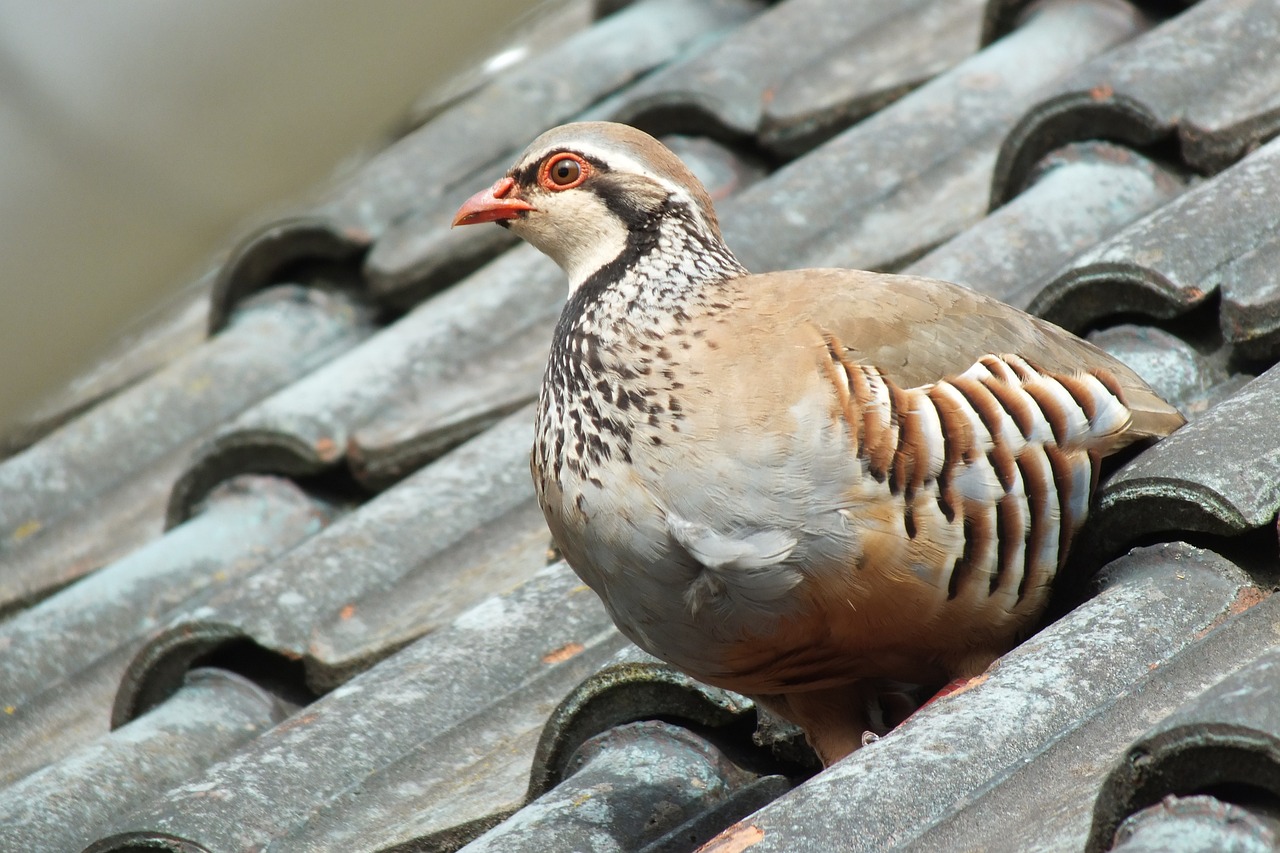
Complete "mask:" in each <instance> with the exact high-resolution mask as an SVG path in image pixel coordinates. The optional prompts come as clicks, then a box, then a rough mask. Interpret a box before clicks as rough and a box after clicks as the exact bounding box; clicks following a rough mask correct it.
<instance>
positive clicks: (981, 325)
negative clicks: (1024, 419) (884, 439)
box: [740, 269, 1186, 438]
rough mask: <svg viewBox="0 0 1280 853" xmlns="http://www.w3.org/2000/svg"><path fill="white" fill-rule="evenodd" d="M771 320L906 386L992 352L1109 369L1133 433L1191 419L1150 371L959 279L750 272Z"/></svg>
mask: <svg viewBox="0 0 1280 853" xmlns="http://www.w3.org/2000/svg"><path fill="white" fill-rule="evenodd" d="M740 281H741V282H743V291H742V293H741V296H742V297H743V298H744V300H745V301H746V302H747V303H748V304H749V306H750V309H751V311H753V312H754V313H755V314H756V316H759V317H761V318H762V319H764V318H767V317H770V316H772V317H773V318H774V319H775V320H776V322H778V323H779V324H791V323H796V322H801V323H804V322H808V323H813V324H815V325H817V326H819V327H821V328H823V329H824V330H826V331H829V332H830V333H831V334H833V335H834V336H835V337H837V338H839V339H840V341H841V342H842V343H843V344H844V345H845V346H846V347H848V348H849V349H850V350H851V351H852V352H853V354H854V355H855V357H856V358H857V360H859V361H860V362H862V363H865V364H870V365H874V366H876V367H878V368H879V369H880V371H881V372H882V373H883V374H884V375H885V376H886V377H888V378H889V379H891V380H892V381H894V382H895V383H897V384H898V385H900V386H902V387H912V386H916V385H923V384H925V383H929V382H935V381H937V380H939V379H942V378H944V377H947V376H955V375H957V374H959V373H962V372H964V371H965V370H966V369H968V368H969V367H970V366H971V365H972V364H973V363H974V362H975V361H977V360H978V359H979V358H980V357H982V356H983V355H986V354H988V353H994V354H997V355H999V354H1004V353H1012V354H1015V355H1019V356H1021V357H1022V358H1024V359H1026V360H1027V361H1029V362H1031V363H1032V364H1034V365H1036V366H1037V367H1040V368H1042V369H1044V370H1047V371H1049V372H1052V373H1062V374H1067V375H1071V374H1074V373H1077V372H1099V371H1101V372H1103V373H1105V374H1106V375H1109V376H1110V377H1113V378H1114V380H1115V382H1116V384H1117V385H1119V387H1120V391H1121V393H1122V396H1123V398H1124V402H1125V404H1126V405H1127V406H1128V407H1129V408H1130V409H1131V410H1132V411H1133V423H1132V424H1131V426H1130V427H1129V435H1130V436H1132V437H1133V438H1140V437H1146V436H1156V437H1159V436H1165V435H1168V434H1169V433H1171V432H1173V431H1174V430H1175V429H1177V428H1178V427H1180V426H1181V425H1182V424H1183V423H1185V422H1186V419H1185V418H1183V416H1182V415H1181V414H1180V413H1179V412H1178V410H1177V409H1175V408H1174V407H1173V406H1171V405H1169V404H1168V403H1166V402H1165V401H1164V400H1162V399H1161V398H1160V397H1159V396H1158V395H1157V394H1156V393H1155V392H1154V391H1152V390H1151V388H1150V387H1149V386H1148V385H1147V383H1146V382H1145V381H1143V379H1142V378H1141V377H1140V376H1138V375H1137V374H1136V373H1134V372H1133V371H1132V370H1131V369H1130V368H1128V367H1127V366H1125V365H1124V364H1123V363H1122V362H1120V361H1119V360H1117V359H1115V358H1113V357H1112V356H1110V355H1108V354H1107V353H1105V352H1103V351H1102V350H1100V349H1098V348H1097V347H1095V346H1093V345H1092V344H1090V343H1088V342H1087V341H1083V340H1081V339H1080V338H1078V337H1076V336H1075V335H1073V334H1071V333H1070V332H1067V331H1065V330H1063V329H1061V328H1059V327H1058V326H1055V325H1054V324H1052V323H1050V322H1048V321H1046V320H1041V319H1040V318H1038V317H1034V316H1032V315H1030V314H1027V313H1025V312H1023V311H1019V310H1018V309H1016V308H1013V307H1011V306H1009V305H1006V304H1005V303H1003V302H1000V301H998V300H995V299H992V298H990V297H988V296H984V295H983V294H981V293H977V292H976V291H972V290H969V289H967V288H965V287H961V286H960V285H957V284H951V283H949V282H944V281H936V280H933V279H925V278H915V277H912V276H897V275H884V274H881V273H871V272H863V271H859V270H836V269H830V270H827V269H823V270H789V271H783V272H774V273H765V274H762V275H753V276H748V277H747V278H745V279H741V280H740Z"/></svg>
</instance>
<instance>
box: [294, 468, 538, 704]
mask: <svg viewBox="0 0 1280 853" xmlns="http://www.w3.org/2000/svg"><path fill="white" fill-rule="evenodd" d="M519 491H520V493H521V494H522V495H524V494H525V489H523V488H521V489H519ZM504 505H505V502H504ZM550 548H551V534H550V533H549V532H548V531H547V523H546V521H545V520H544V519H543V516H542V509H541V508H540V507H539V506H538V502H537V501H536V500H534V499H533V497H532V495H525V497H524V499H523V500H522V501H520V502H519V503H516V504H515V505H514V506H512V507H511V508H510V509H507V510H506V511H504V512H499V513H495V514H494V515H493V517H492V518H488V519H485V520H483V521H480V522H479V523H477V524H475V525H474V526H472V527H471V528H470V529H468V530H466V531H465V532H463V533H462V535H461V538H459V539H458V541H456V542H454V543H453V544H450V545H445V546H443V547H439V548H438V549H435V548H431V547H424V548H422V549H421V551H420V552H418V553H412V554H407V555H405V556H409V557H411V558H412V563H411V565H410V568H409V569H408V571H407V572H406V573H405V574H404V575H403V576H402V577H400V578H398V579H396V580H395V582H394V583H386V584H381V585H378V586H374V587H373V588H371V589H368V590H365V591H363V592H361V593H359V594H357V595H353V596H350V599H349V602H348V603H347V604H344V605H343V606H342V608H341V609H340V610H339V611H338V612H337V613H336V614H333V613H322V614H321V615H320V617H319V618H317V619H316V620H315V622H314V625H313V628H312V635H311V638H310V646H309V655H310V657H311V658H313V659H314V660H315V661H317V662H321V666H320V667H319V668H320V669H321V671H322V674H319V675H318V676H317V678H318V679H323V681H324V682H326V683H336V682H339V681H344V680H346V679H347V678H349V677H351V676H352V675H354V674H355V673H357V672H360V671H362V670H364V669H367V668H368V667H369V666H371V665H372V664H374V663H376V662H377V661H379V660H381V659H383V658H384V657H386V656H387V655H388V654H390V653H391V652H393V651H395V650H396V649H399V648H401V647H402V646H405V645H407V644H408V643H410V642H412V641H413V640H416V639H418V638H419V637H421V636H423V635H424V634H429V633H430V632H432V631H435V630H437V629H438V628H440V627H441V626H443V625H447V624H448V622H449V620H451V619H453V618H454V617H455V616H457V615H458V614H459V613H461V612H463V611H464V610H466V609H467V608H468V607H470V606H471V605H472V604H474V603H475V602H476V601H477V600H478V599H479V598H480V597H481V596H483V595H484V594H485V593H487V592H489V591H492V590H501V589H508V588H510V587H512V586H515V585H516V584H519V583H520V582H522V581H524V580H525V579H527V578H528V577H530V576H531V575H533V574H534V573H535V572H537V571H539V570H540V569H541V568H542V567H543V566H545V565H546V564H547V560H548V557H549V555H550V554H551V550H550ZM401 559H402V560H403V557H402V558H401Z"/></svg>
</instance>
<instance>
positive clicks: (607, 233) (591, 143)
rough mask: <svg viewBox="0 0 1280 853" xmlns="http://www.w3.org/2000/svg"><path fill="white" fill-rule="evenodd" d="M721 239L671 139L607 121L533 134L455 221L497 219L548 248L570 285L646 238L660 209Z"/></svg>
mask: <svg viewBox="0 0 1280 853" xmlns="http://www.w3.org/2000/svg"><path fill="white" fill-rule="evenodd" d="M667 217H671V218H678V219H679V220H680V221H681V222H682V223H683V226H684V227H686V228H689V229H692V230H694V231H695V232H698V234H699V235H700V237H701V239H704V240H713V241H714V242H715V243H716V244H720V243H721V238H720V227H719V225H718V224H717V222H716V216H715V210H714V209H713V207H712V203H711V198H710V196H709V195H707V191H706V189H705V188H704V187H703V186H702V183H701V182H700V181H698V179H697V178H696V177H694V175H693V173H692V172H690V171H689V169H688V168H687V167H686V166H685V165H684V163H682V162H681V161H680V158H678V157H677V156H676V155H675V154H673V153H672V152H671V151H670V149H668V148H667V147H666V146H665V145H663V144H662V143H661V142H659V141H658V140H656V139H654V138H653V137H652V136H650V135H649V134H647V133H645V132H643V131H640V130H636V129H635V128H633V127H628V126H627V125H623V124H614V123H612V122H580V123H577V124H566V125H562V126H560V127H557V128H553V129H552V130H549V131H547V132H546V133H544V134H542V135H541V136H539V137H538V138H537V139H535V140H534V141H533V144H531V145H530V146H529V147H528V148H527V149H525V152H524V153H523V154H522V155H520V158H519V159H518V160H517V161H516V163H515V165H514V166H512V167H511V169H510V170H509V171H508V172H507V174H506V175H504V176H503V177H502V178H501V179H499V180H498V182H497V183H495V184H494V185H493V186H491V187H489V188H488V189H486V190H482V191H481V192H478V193H476V194H475V195H474V196H472V197H471V198H469V199H467V201H466V202H465V203H464V204H463V205H462V207H461V208H459V209H458V213H457V215H456V216H455V217H454V220H453V224H454V225H471V224H473V223H478V222H497V223H499V224H500V225H503V226H505V227H507V228H510V229H511V230H512V231H513V232H514V233H515V234H516V235H518V236H519V237H521V238H523V239H524V240H526V241H528V242H529V243H532V244H533V245H534V246H535V247H536V248H538V249H539V250H540V251H542V252H543V253H544V254H546V255H547V256H549V257H550V258H551V259H552V260H554V261H555V262H556V263H557V264H559V265H560V268H561V269H563V270H564V271H565V274H566V275H567V276H568V277H569V283H570V287H577V286H578V285H580V284H581V283H582V282H584V281H585V280H586V279H587V278H589V277H590V276H591V275H592V274H593V273H595V272H596V271H597V270H599V269H601V268H602V267H604V266H605V265H606V264H609V263H612V262H614V261H621V262H623V263H626V262H627V260H628V253H635V252H639V251H641V250H642V248H641V244H642V243H643V242H644V241H645V240H649V241H653V240H654V239H656V237H657V234H658V230H657V229H658V226H660V225H661V223H662V220H663V219H664V218H667Z"/></svg>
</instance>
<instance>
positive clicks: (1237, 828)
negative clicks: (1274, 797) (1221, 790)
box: [1106, 794, 1280, 853]
mask: <svg viewBox="0 0 1280 853" xmlns="http://www.w3.org/2000/svg"><path fill="white" fill-rule="evenodd" d="M1277 847H1280V834H1277V832H1276V830H1275V821H1274V819H1273V818H1271V817H1270V815H1268V814H1267V813H1266V812H1263V813H1262V814H1256V813H1254V812H1252V811H1250V810H1249V809H1248V808H1246V807H1244V806H1238V805H1236V804H1234V803H1231V802H1224V801H1223V800H1219V799H1217V798H1216V797H1210V796H1208V795H1206V794H1193V795H1191V796H1187V797H1179V796H1175V795H1173V794H1170V795H1169V796H1168V797H1166V798H1165V799H1163V800H1161V801H1160V802H1159V803H1157V804H1156V805H1154V806H1148V807H1147V808H1145V809H1143V810H1142V811H1140V812H1138V813H1137V814H1135V815H1133V816H1132V817H1130V818H1128V819H1126V820H1125V822H1124V823H1123V824H1121V826H1120V829H1119V830H1117V831H1116V835H1115V845H1114V846H1109V847H1107V848H1106V849H1108V850H1116V851H1120V853H1209V851H1215V850H1230V851H1232V853H1269V851H1272V850H1275V849H1276V848H1277Z"/></svg>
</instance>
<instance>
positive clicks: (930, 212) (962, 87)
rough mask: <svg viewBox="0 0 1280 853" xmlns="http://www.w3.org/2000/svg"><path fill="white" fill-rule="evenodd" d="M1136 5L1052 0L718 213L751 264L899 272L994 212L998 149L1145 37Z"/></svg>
mask: <svg viewBox="0 0 1280 853" xmlns="http://www.w3.org/2000/svg"><path fill="white" fill-rule="evenodd" d="M1142 26H1143V21H1142V19H1141V17H1140V16H1139V15H1137V14H1136V13H1135V12H1134V11H1133V10H1132V9H1131V8H1130V7H1128V6H1125V5H1123V4H1117V3H1114V2H1110V0H1052V1H1051V2H1049V3H1047V4H1045V5H1044V6H1043V7H1042V8H1041V10H1040V11H1039V12H1038V14H1036V15H1035V16H1033V17H1032V18H1031V20H1029V21H1028V22H1027V23H1026V24H1025V25H1024V26H1022V27H1020V28H1019V29H1018V30H1017V31H1016V32H1014V33H1012V34H1011V35H1010V36H1009V37H1007V38H1005V39H1002V40H1001V41H1000V42H998V43H996V44H994V45H991V46H989V47H988V48H987V49H986V50H984V51H982V52H981V53H979V54H976V55H975V56H973V57H971V58H969V59H968V60H966V61H965V62H962V63H961V64H960V65H957V66H956V67H955V68H952V69H951V70H950V71H948V72H947V73H945V74H942V75H941V76H939V77H936V78H935V79H934V80H932V81H931V82H929V83H928V84H926V85H924V86H921V87H920V88H919V89H917V90H915V91H914V92H912V93H911V94H910V95H907V96H905V97H903V98H902V99H900V100H898V101H896V102H895V103H893V104H892V105H890V106H889V107H887V108H885V109H883V110H881V111H880V112H878V113H876V114H875V115H874V116H871V117H869V118H867V119H864V120H863V121H862V122H860V123H858V124H857V125H855V126H854V127H852V128H850V129H849V130H846V131H845V132H844V133H842V134H840V135H839V136H837V137H836V138H834V139H832V140H831V141H830V142H827V143H826V144H825V145H823V146H821V147H819V148H817V149H815V150H814V151H813V152H812V153H810V154H809V155H807V156H805V157H803V158H801V159H800V160H797V161H795V162H794V163H791V164H789V165H788V166H786V167H784V168H783V169H781V170H779V171H778V172H776V173H774V174H773V175H771V176H770V177H769V178H768V179H767V180H764V181H761V182H760V183H759V184H756V185H755V186H754V187H752V188H751V189H749V190H747V191H746V192H744V193H742V194H740V195H738V196H735V197H734V198H733V199H731V200H730V201H729V202H728V203H726V204H725V205H723V206H722V207H721V210H720V222H721V225H722V226H723V227H724V232H725V239H726V241H727V242H728V244H729V246H730V247H731V248H732V249H733V250H734V251H735V252H736V253H738V255H739V257H740V258H741V259H742V261H743V262H744V263H745V264H746V265H747V267H748V268H749V269H752V270H756V271H761V272H762V271H766V270H772V269H786V268H795V267H803V266H852V267H860V268H864V269H884V268H890V267H896V266H900V265H902V264H903V263H905V262H906V261H908V260H910V259H912V258H914V257H917V256H919V255H921V254H923V253H924V252H925V251H927V250H928V249H931V248H933V247H934V246H936V245H938V244H939V243H942V242H943V241H944V240H947V239H949V238H950V237H952V236H954V235H955V234H956V233H957V232H959V231H961V230H963V229H964V228H967V227H968V226H970V225H972V224H973V223H974V222H976V221H977V220H979V219H981V218H982V216H983V214H984V213H985V212H986V207H987V200H988V188H989V186H990V181H991V174H992V173H991V169H992V166H993V165H994V162H995V155H996V150H997V148H998V146H999V144H1000V140H1001V139H1003V137H1004V136H1005V134H1006V133H1007V132H1008V130H1009V128H1010V127H1012V125H1013V123H1014V122H1015V121H1016V120H1017V118H1018V116H1020V115H1021V114H1022V113H1023V112H1024V111H1025V110H1026V108H1027V106H1028V105H1029V104H1031V103H1033V102H1034V101H1035V100H1036V99H1037V97H1038V93H1039V92H1040V91H1042V90H1043V89H1044V88H1045V87H1046V86H1048V85H1049V84H1050V83H1052V82H1053V81H1055V80H1057V79H1059V78H1060V77H1062V76H1064V75H1066V74H1067V73H1069V72H1070V71H1072V70H1073V69H1075V68H1076V67H1077V66H1079V65H1080V63H1082V62H1085V61H1086V60H1088V59H1089V58H1090V57H1092V56H1095V55H1097V54H1098V53H1101V52H1103V51H1105V50H1107V49H1108V48H1109V47H1112V46H1113V45H1115V44H1117V43H1119V42H1122V41H1124V40H1125V39H1126V38H1129V37H1130V36H1132V35H1133V34H1135V33H1136V32H1138V31H1140V29H1141V28H1142Z"/></svg>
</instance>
